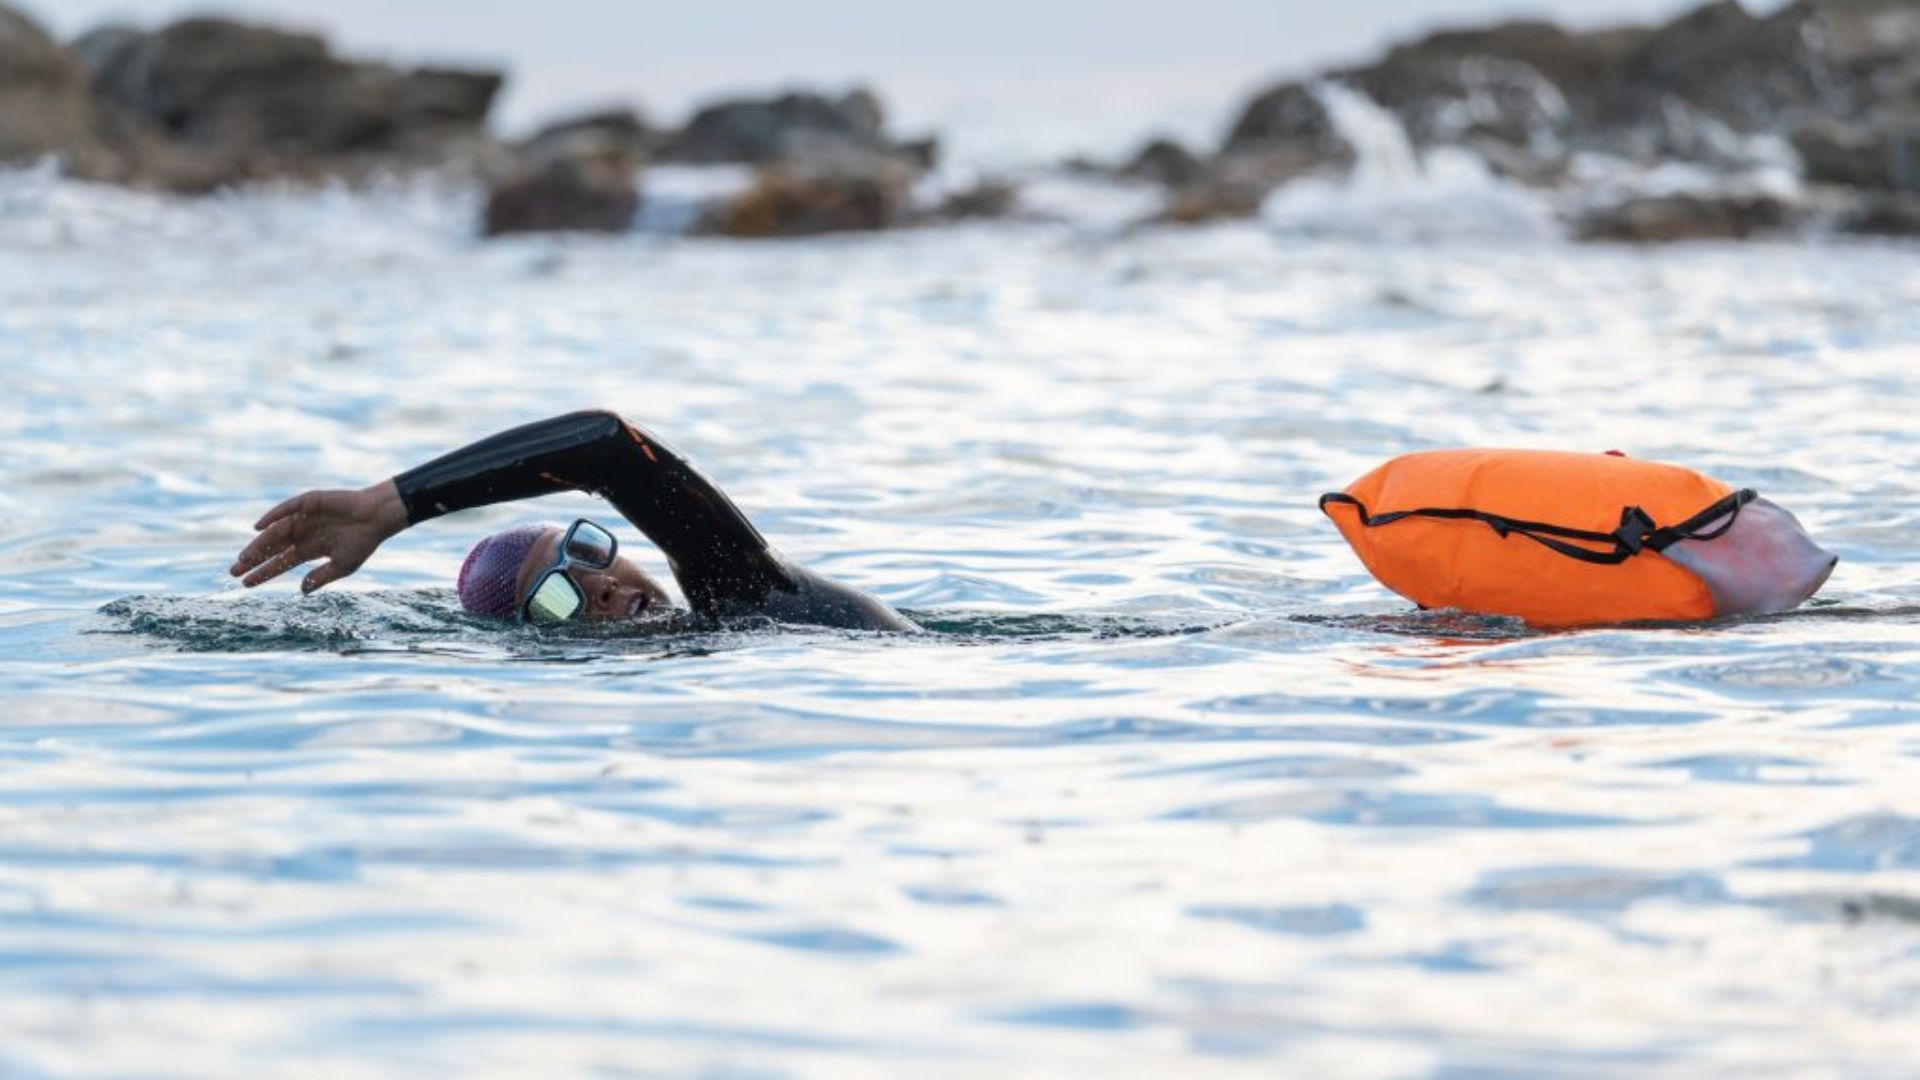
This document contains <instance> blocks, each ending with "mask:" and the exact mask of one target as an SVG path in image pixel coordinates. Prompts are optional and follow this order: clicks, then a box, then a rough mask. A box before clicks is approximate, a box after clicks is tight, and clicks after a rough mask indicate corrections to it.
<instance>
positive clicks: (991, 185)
mask: <svg viewBox="0 0 1920 1080" xmlns="http://www.w3.org/2000/svg"><path fill="white" fill-rule="evenodd" d="M1019 200H1020V189H1019V188H1017V187H1015V186H1014V185H1012V184H1010V183H1007V182H1006V181H1003V180H982V181H980V182H979V183H977V184H974V185H973V186H972V187H967V188H962V189H960V190H959V191H954V192H949V193H948V194H947V196H946V198H944V199H942V200H940V206H939V208H938V209H937V210H935V211H934V217H935V218H936V219H939V220H945V221H967V220H975V219H980V218H1000V217H1006V216H1007V215H1008V214H1011V213H1012V212H1013V209H1014V206H1015V205H1016V204H1018V202H1019Z"/></svg>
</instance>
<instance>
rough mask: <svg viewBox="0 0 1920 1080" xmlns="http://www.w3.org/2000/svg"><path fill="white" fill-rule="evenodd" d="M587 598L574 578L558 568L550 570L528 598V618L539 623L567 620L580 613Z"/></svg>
mask: <svg viewBox="0 0 1920 1080" xmlns="http://www.w3.org/2000/svg"><path fill="white" fill-rule="evenodd" d="M586 605H587V599H586V597H584V596H581V595H580V587H579V586H578V585H575V584H574V583H573V579H571V578H569V577H567V575H565V574H563V573H561V572H560V571H558V570H550V571H548V572H547V573H546V574H545V575H544V576H543V577H541V579H540V584H538V585H536V586H534V589H533V595H532V596H531V597H529V598H528V600H527V618H528V619H529V620H531V621H533V622H537V623H556V622H565V621H567V620H568V619H571V618H573V617H574V616H575V615H578V614H580V609H581V608H583V607H585V606H586Z"/></svg>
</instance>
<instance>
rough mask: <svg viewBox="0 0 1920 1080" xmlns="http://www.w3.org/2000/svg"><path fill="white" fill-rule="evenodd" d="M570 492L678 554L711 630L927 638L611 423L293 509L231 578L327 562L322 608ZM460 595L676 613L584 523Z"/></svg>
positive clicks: (592, 612)
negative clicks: (443, 542)
mask: <svg viewBox="0 0 1920 1080" xmlns="http://www.w3.org/2000/svg"><path fill="white" fill-rule="evenodd" d="M562 491H585V492H589V493H592V494H595V495H599V496H601V497H602V498H605V499H606V500H607V501H608V502H610V503H612V504H613V506H614V508H615V509H617V510H619V511H620V513H621V514H622V515H624V516H625V517H626V519H627V520H628V521H629V522H632V523H633V526H634V527H635V528H637V529H639V530H640V531H641V532H642V533H644V534H646V537H647V539H648V540H651V541H652V542H653V544H654V545H655V546H656V547H658V548H659V549H660V550H661V552H662V553H663V554H665V555H666V557H667V565H668V566H669V567H670V568H671V569H672V571H673V576H674V578H675V579H676V580H677V581H678V582H679V583H680V591H681V592H683V593H684V594H686V598H687V602H688V603H689V604H690V605H691V606H692V607H693V610H694V611H695V612H696V613H698V614H700V615H704V616H710V617H716V618H723V617H729V616H741V615H760V616H766V617H768V618H772V619H774V620H776V621H779V622H786V623H807V624H812V625H817V626H833V627H842V628H847V629H857V630H895V631H912V630H917V629H918V627H916V626H915V625H914V624H913V623H912V622H910V621H908V620H907V619H906V618H905V617H904V616H902V615H901V614H900V613H899V612H897V611H895V610H893V609H892V608H891V607H888V606H887V605H886V604H884V603H882V602H881V601H880V600H878V599H876V598H874V597H872V596H869V595H867V594H866V593H864V592H861V591H860V590H858V589H855V588H853V587H852V586H849V585H843V584H841V583H840V582H837V581H832V580H830V579H828V578H825V577H822V576H820V575H819V574H815V573H813V572H812V571H809V570H806V569H804V568H802V567H799V566H796V565H794V564H793V563H791V562H788V561H787V560H786V559H785V558H783V557H782V556H781V555H780V553H779V552H777V551H775V550H774V549H773V547H772V546H771V545H770V544H768V543H767V542H766V540H765V539H763V538H762V537H761V535H760V533H759V531H758V530H756V529H755V528H754V527H753V525H752V523H751V522H749V521H748V520H747V517H746V515H745V514H743V513H741V512H740V509H739V508H738V507H736V506H734V505H733V501H732V500H731V499H728V498H727V496H726V495H725V494H724V493H722V492H721V491H720V489H719V488H717V487H715V486H714V484H713V482H712V481H711V480H708V479H707V478H706V477H705V476H702V475H701V474H700V473H699V471H698V470H696V469H695V468H694V467H693V466H692V465H691V464H689V463H688V462H687V461H686V459H685V458H682V457H681V456H680V455H679V454H677V453H675V452H674V451H673V450H672V449H671V448H670V447H668V446H667V445H666V444H665V443H663V442H661V441H660V440H659V439H656V438H654V437H653V436H652V435H651V434H650V433H648V432H646V431H643V430H642V429H641V428H639V427H638V426H636V425H634V424H632V423H630V422H628V421H627V420H625V419H623V418H621V417H620V416H619V415H617V414H615V413H611V412H606V411H600V410H595V411H588V412H577V413H569V414H567V415H565V416H556V417H554V418H553V419H551V420H542V421H539V422H537V423H532V424H527V425H526V426H524V427H517V428H514V429H513V430H511V431H503V432H501V433H500V434H498V435H494V436H492V437H490V438H486V439H482V440H480V441H479V442H477V443H474V444H472V445H471V446H466V447H462V448H461V449H459V450H455V451H453V452H452V453H450V454H447V455H445V456H443V457H439V458H435V459H434V460H432V461H429V462H427V463H426V464H424V465H421V466H418V467H417V468H413V469H408V470H407V471H406V472H403V473H401V474H399V475H398V476H395V477H393V478H392V479H390V480H383V481H381V482H379V483H377V484H374V485H373V486H371V487H367V488H362V489H361V490H359V491H309V492H307V493H305V494H303V495H296V496H294V497H293V498H291V499H288V500H287V501H286V502H283V503H281V504H280V505H279V506H276V507H274V508H273V509H272V510H269V511H267V513H266V515H265V516H264V517H262V518H261V519H260V520H259V521H257V522H255V523H254V528H255V529H256V530H257V531H258V535H256V536H255V537H254V538H253V542H252V543H250V544H248V545H247V546H246V548H245V550H243V551H241V552H240V555H239V557H238V558H237V559H235V560H234V564H233V567H232V568H231V569H230V571H229V573H231V574H232V575H233V576H234V577H238V578H241V579H242V581H243V582H244V583H245V584H246V585H247V587H248V588H252V587H253V586H255V585H259V584H261V583H262V582H266V581H270V580H272V579H273V578H276V577H278V576H280V575H281V574H284V573H286V572H287V571H288V570H291V569H293V568H294V567H296V566H300V565H302V564H304V563H308V562H312V561H314V560H316V559H323V560H325V561H324V562H322V563H321V564H320V565H319V566H316V567H314V568H313V569H312V570H310V571H308V573H307V575H306V578H305V580H303V581H302V582H301V583H300V591H301V592H302V593H311V592H313V591H314V590H316V589H321V588H325V587H326V586H327V585H329V584H332V583H333V582H335V581H338V580H340V579H341V578H343V577H346V576H347V575H349V574H351V573H353V572H354V571H356V570H358V569H360V567H361V565H363V564H364V563H365V562H366V561H367V559H368V558H369V557H370V556H372V554H373V553H374V551H375V550H376V549H378V548H379V547H380V545H381V544H383V543H385V542H386V541H387V540H389V539H391V538H392V537H393V536H395V535H397V534H399V533H400V532H402V531H403V530H405V529H407V528H408V527H410V526H413V525H418V524H419V523H421V522H423V521H427V520H429V519H431V518H436V517H439V516H440V515H442V514H450V513H453V512H454V511H456V510H467V509H471V508H473V507H476V506H489V505H492V504H494V503H503V502H511V501H514V500H516V499H527V498H533V497H536V496H540V495H550V494H553V493H556V492H562ZM458 588H459V593H460V604H461V606H462V607H464V608H465V609H466V610H467V611H469V612H471V613H472V614H475V615H480V616H484V617H488V618H496V619H505V620H514V621H524V622H537V623H552V622H562V621H565V620H568V619H575V618H579V619H594V620H604V619H626V618H633V617H637V616H641V615H645V614H646V613H648V612H652V611H656V610H659V609H662V608H665V607H667V606H668V603H669V602H668V599H667V594H666V592H665V590H663V589H661V587H660V585H659V584H658V583H657V582H655V581H654V580H653V579H652V578H650V577H648V576H647V574H646V573H645V572H644V571H642V570H641V569H640V568H639V567H638V566H635V565H634V564H633V563H631V562H629V561H627V560H626V559H624V558H621V557H619V554H618V544H617V542H616V541H615V539H614V537H613V536H612V534H611V533H609V532H607V531H606V530H605V529H602V528H601V527H600V526H598V525H595V524H594V523H593V522H590V521H586V520H584V519H583V520H581V521H577V522H574V523H573V524H572V525H571V526H568V527H565V528H563V527H560V526H557V525H548V526H538V525H535V526H521V527H519V528H515V529H508V530H506V531H505V532H499V533H495V534H493V535H492V536H488V537H485V538H484V539H482V540H481V541H480V542H479V543H478V544H475V545H474V547H473V550H472V551H471V552H469V553H468V555H467V558H466V561H465V562H464V563H463V564H462V565H461V567H460V577H459V581H458Z"/></svg>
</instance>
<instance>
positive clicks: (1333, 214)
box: [1261, 83, 1562, 240]
mask: <svg viewBox="0 0 1920 1080" xmlns="http://www.w3.org/2000/svg"><path fill="white" fill-rule="evenodd" d="M1314 93H1315V94H1316V95H1318V96H1319V98H1320V100H1321V102H1322V103H1323V104H1324V105H1325V106H1326V108H1327V114H1328V116H1329V118H1330V119H1331V120H1332V121H1333V125H1334V128H1335V130H1337V131H1338V132H1339V133H1340V135H1341V137H1342V138H1344V139H1346V140H1347V142H1348V143H1349V144H1350V145H1351V146H1352V147H1353V149H1354V155H1355V157H1354V164H1353V169H1352V171H1351V172H1350V173H1349V174H1348V175H1347V176H1345V177H1336V176H1322V175H1315V176H1308V177H1303V178H1301V179H1299V180H1295V181H1294V182H1292V183H1290V184H1287V185H1285V186H1283V187H1281V188H1279V189H1278V190H1277V191H1275V192H1274V193H1273V194H1272V195H1270V196H1269V197H1268V198H1267V201H1266V204H1265V205H1264V206H1263V207H1262V208H1261V216H1262V217H1263V218H1264V219H1265V220H1266V222H1267V223H1268V224H1269V225H1270V226H1272V227H1273V228H1275V229H1279V230H1282V231H1286V232H1304V233H1313V234H1316V235H1339V236H1349V237H1359V238H1369V239H1381V240H1434V239H1443V238H1462V237H1489V238H1500V239H1547V238H1552V237H1556V236H1560V235H1562V229H1561V228H1560V226H1559V224H1558V223H1557V222H1556V221H1555V218H1554V214H1553V211H1552V208H1551V207H1550V206H1549V205H1548V203H1547V201H1546V200H1545V199H1544V198H1542V197H1541V196H1540V195H1539V194H1538V193H1536V192H1533V191H1530V190H1528V189H1526V188H1523V187H1521V186H1520V185H1518V184H1514V183H1512V182H1510V181H1507V180H1503V179H1501V178H1499V177H1497V176H1495V175H1494V174H1493V172H1492V171H1491V170H1490V169H1488V167H1487V165H1486V163H1485V162H1483V161H1482V160H1480V158H1479V157H1478V156H1476V155H1474V154H1472V153H1470V152H1468V151H1465V150H1457V149H1451V148H1442V149H1438V150H1433V151H1429V152H1428V153H1426V154H1425V155H1422V154H1421V153H1420V152H1419V151H1418V150H1416V149H1415V148H1414V146H1413V141H1412V140H1411V139H1409V138H1408V137H1407V132H1406V129H1405V128H1404V127H1403V126H1402V125H1401V123H1400V121H1399V119H1398V118H1397V117H1395V116H1394V115H1393V114H1392V113H1390V112H1388V111H1387V110H1385V109H1383V108H1381V107H1380V106H1379V105H1376V104H1375V103H1374V102H1373V101H1372V99H1370V98H1368V97H1367V96H1366V95H1364V94H1362V93H1360V92H1359V91H1356V90H1353V89H1351V88H1349V87H1345V86H1340V85H1337V84H1333V83H1322V84H1319V85H1317V86H1315V87H1314Z"/></svg>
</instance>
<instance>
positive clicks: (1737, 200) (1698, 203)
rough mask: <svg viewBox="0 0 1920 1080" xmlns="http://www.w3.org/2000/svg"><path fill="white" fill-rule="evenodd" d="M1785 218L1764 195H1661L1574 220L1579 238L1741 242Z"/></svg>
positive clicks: (1784, 208) (1782, 222) (1785, 212)
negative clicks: (1720, 196)
mask: <svg viewBox="0 0 1920 1080" xmlns="http://www.w3.org/2000/svg"><path fill="white" fill-rule="evenodd" d="M1788 216H1789V215H1788V208H1787V206H1786V204H1785V203H1782V202H1781V201H1780V200H1778V199H1775V198H1772V197H1770V196H1764V195H1759V196H1728V197H1723V198H1706V197H1701V196H1696V195H1664V196H1655V197H1648V198H1638V199H1629V200H1627V201H1626V202H1624V203H1620V204H1618V205H1616V206H1611V207H1606V208H1603V209H1600V210H1597V211H1594V212H1592V213H1590V214H1589V215H1588V216H1587V217H1586V218H1585V219H1584V220H1583V221H1581V222H1580V223H1579V228H1578V233H1579V236H1580V239H1582V240H1614V241H1626V242H1630V243H1643V244H1644V243H1663V242H1669V241H1675V240H1744V239H1747V238H1748V237H1751V236H1754V235H1755V234H1757V233H1762V232H1768V231H1772V230H1776V229H1779V228H1781V227H1783V226H1785V225H1786V224H1787V223H1788Z"/></svg>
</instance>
